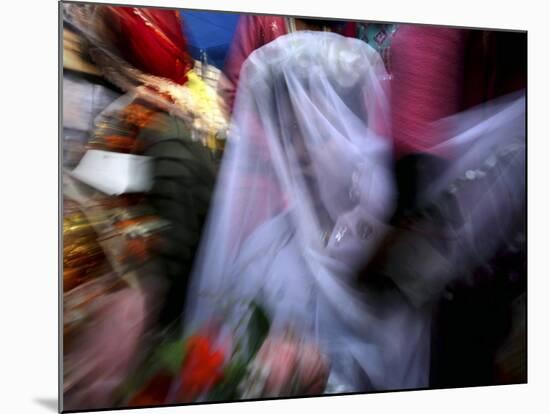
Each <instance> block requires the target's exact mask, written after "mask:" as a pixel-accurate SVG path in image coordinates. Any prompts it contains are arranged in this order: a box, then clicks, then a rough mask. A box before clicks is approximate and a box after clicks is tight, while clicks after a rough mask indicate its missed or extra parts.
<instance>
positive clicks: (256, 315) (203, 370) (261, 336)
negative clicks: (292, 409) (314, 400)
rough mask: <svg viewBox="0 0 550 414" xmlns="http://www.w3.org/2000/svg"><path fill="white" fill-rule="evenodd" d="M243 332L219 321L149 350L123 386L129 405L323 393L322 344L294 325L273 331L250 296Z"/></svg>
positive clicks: (325, 374) (325, 371) (325, 370)
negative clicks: (303, 335) (300, 336)
mask: <svg viewBox="0 0 550 414" xmlns="http://www.w3.org/2000/svg"><path fill="white" fill-rule="evenodd" d="M249 310H250V312H249V314H248V315H247V317H246V326H245V329H244V330H242V333H240V334H237V332H238V330H237V329H229V330H228V329H227V326H225V325H224V324H220V323H211V324H210V325H209V326H206V327H204V328H203V329H201V330H199V331H197V332H194V333H193V334H191V335H189V336H187V337H185V338H184V339H179V340H167V341H164V342H163V343H161V344H160V345H159V346H157V347H156V349H154V350H153V352H152V353H151V357H150V358H149V359H148V362H147V363H146V364H145V367H146V368H145V369H144V370H143V372H141V373H140V374H139V375H137V376H134V377H133V378H132V381H131V382H133V383H132V384H127V386H126V388H125V390H124V391H123V394H124V397H123V401H121V404H122V405H124V406H129V407H138V406H141V407H143V406H158V405H165V404H182V403H192V402H214V401H234V400H246V399H256V398H273V397H283V396H286V397H289V396H305V395H320V394H322V393H323V392H324V390H325V387H326V384H327V380H328V373H329V364H328V361H327V359H326V358H325V357H324V356H323V355H322V354H321V352H320V351H319V349H318V348H317V347H316V346H315V345H314V344H311V343H306V342H304V341H302V340H300V339H298V337H297V336H296V335H294V334H292V333H291V332H290V331H287V332H285V333H284V334H281V335H277V334H274V333H272V332H270V322H269V319H268V317H267V315H266V312H265V311H264V310H263V309H262V307H261V306H260V305H258V304H257V303H255V302H252V303H251V304H250V307H249Z"/></svg>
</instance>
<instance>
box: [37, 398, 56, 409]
mask: <svg viewBox="0 0 550 414" xmlns="http://www.w3.org/2000/svg"><path fill="white" fill-rule="evenodd" d="M34 402H35V403H37V404H38V405H41V406H42V407H45V408H47V409H48V410H50V411H53V412H55V413H56V412H58V405H57V398H35V399H34Z"/></svg>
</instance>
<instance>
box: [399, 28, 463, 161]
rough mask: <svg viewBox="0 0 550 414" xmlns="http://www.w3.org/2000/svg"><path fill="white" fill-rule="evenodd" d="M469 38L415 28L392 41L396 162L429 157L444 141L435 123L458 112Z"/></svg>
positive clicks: (442, 30)
mask: <svg viewBox="0 0 550 414" xmlns="http://www.w3.org/2000/svg"><path fill="white" fill-rule="evenodd" d="M465 35H466V32H465V31H464V30H460V29H453V28H451V29H447V28H437V27H425V26H412V25H411V26H409V25H403V26H401V27H400V28H399V30H398V31H397V32H396V34H395V35H394V39H393V44H392V51H391V67H392V75H393V80H392V87H391V89H392V92H391V101H392V115H391V121H392V122H391V124H392V136H393V139H394V150H395V156H396V157H397V158H400V157H402V156H405V155H407V154H411V153H423V152H430V148H432V147H433V146H434V145H436V144H438V143H440V142H441V140H442V139H443V131H436V130H434V129H433V128H432V127H431V124H432V122H434V121H436V120H439V119H441V118H443V117H446V116H450V115H452V114H454V113H456V112H458V110H459V108H460V104H461V99H462V90H463V88H462V86H463V72H464V47H465V40H466V36H465Z"/></svg>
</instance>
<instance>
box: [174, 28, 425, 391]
mask: <svg viewBox="0 0 550 414" xmlns="http://www.w3.org/2000/svg"><path fill="white" fill-rule="evenodd" d="M386 79H387V74H386V72H385V69H384V64H383V62H382V60H381V59H380V57H379V56H378V54H377V53H376V52H375V51H374V49H372V48H371V47H370V46H368V45H366V44H365V43H363V42H361V41H359V40H356V39H350V38H345V37H342V36H340V35H337V34H332V33H321V32H299V33H293V34H289V35H286V36H282V37H280V38H278V39H276V40H275V41H273V42H271V43H269V44H267V45H266V46H263V47H262V48H260V49H258V50H256V51H255V52H254V53H252V54H251V55H250V57H249V58H248V59H247V61H246V62H245V64H244V66H243V68H242V72H241V77H240V84H239V89H238V92H237V97H236V103H235V110H234V118H233V125H232V127H231V131H230V134H229V137H228V145H227V147H226V152H225V154H224V159H223V163H222V166H221V170H220V177H219V179H218V184H217V189H216V191H215V196H214V200H213V205H212V207H211V210H210V216H209V220H208V225H207V230H206V232H205V233H204V235H203V240H202V246H201V248H200V250H199V255H198V259H197V261H196V263H195V269H194V271H193V276H192V282H191V283H192V284H191V286H190V291H189V299H188V300H189V302H188V304H189V305H188V308H187V311H186V312H185V314H186V319H187V320H186V328H189V329H193V328H197V327H198V326H200V324H201V323H204V322H205V321H206V320H208V319H209V318H216V317H220V316H223V317H224V319H225V320H226V321H229V322H231V323H235V324H236V323H237V322H238V321H239V319H240V317H241V316H242V315H243V314H244V312H245V310H246V307H247V304H246V302H247V301H252V300H254V301H256V302H258V303H260V304H261V305H262V306H263V307H264V308H265V309H266V310H267V312H268V313H269V316H270V317H271V319H272V329H273V330H274V331H277V330H279V331H283V330H285V329H289V328H291V329H292V330H293V331H295V332H296V333H297V334H299V335H302V336H304V337H305V338H306V339H307V340H310V341H315V342H316V343H317V344H318V345H319V346H320V348H321V350H322V351H323V352H324V353H326V354H327V356H328V357H329V359H330V361H331V377H330V378H329V392H330V389H332V390H334V392H353V391H365V390H370V389H397V388H400V389H401V388H418V387H424V386H427V384H428V360H429V358H428V353H429V346H428V341H429V310H428V309H427V308H414V307H412V306H411V305H410V304H409V303H408V302H407V301H406V300H405V299H404V298H403V296H402V295H401V294H400V293H399V292H398V291H397V290H391V289H384V290H380V291H373V292H364V291H360V290H359V289H358V288H357V287H356V286H355V274H356V271H357V269H358V268H359V267H360V266H361V265H363V264H364V263H365V262H367V261H368V259H369V257H370V255H372V253H373V252H374V251H375V250H376V248H377V246H378V244H379V242H380V240H381V239H382V238H383V237H384V235H385V233H386V231H387V226H386V224H385V223H386V222H387V220H388V218H389V217H390V215H391V214H392V212H393V207H394V199H395V194H394V187H393V181H392V178H391V174H390V162H391V145H390V141H389V139H388V137H387V136H385V134H387V131H388V130H389V128H388V124H387V119H388V102H387V97H386V96H387V95H386V90H385V89H386V86H385V82H386Z"/></svg>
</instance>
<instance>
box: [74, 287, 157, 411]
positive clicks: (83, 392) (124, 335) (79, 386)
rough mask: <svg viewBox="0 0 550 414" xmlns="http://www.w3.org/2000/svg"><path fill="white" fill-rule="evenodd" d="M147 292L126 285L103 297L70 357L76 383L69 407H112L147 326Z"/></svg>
mask: <svg viewBox="0 0 550 414" xmlns="http://www.w3.org/2000/svg"><path fill="white" fill-rule="evenodd" d="M146 316H147V315H146V307H145V298H144V295H143V294H142V293H141V292H140V291H138V290H137V289H132V288H125V289H123V290H120V291H118V292H115V293H112V294H109V295H107V296H106V297H104V298H102V301H101V303H98V304H97V311H96V312H95V313H94V315H93V322H91V323H90V325H89V326H88V327H87V328H86V329H85V330H84V332H82V333H81V335H80V336H79V338H78V342H77V343H76V344H75V346H74V351H73V352H71V353H70V354H69V355H68V356H67V358H68V360H70V362H71V365H75V366H76V367H77V368H76V372H74V373H73V375H72V377H73V380H72V381H71V382H73V383H74V385H75V386H74V387H73V388H72V389H71V390H69V391H68V392H67V393H66V394H65V401H64V403H65V404H64V407H65V409H75V410H76V409H92V408H105V407H111V406H112V405H113V404H114V402H115V401H114V393H115V391H116V389H117V387H119V386H120V385H121V384H122V383H123V381H124V380H125V379H126V378H127V376H128V374H129V372H130V369H131V366H132V362H133V358H134V357H135V355H136V353H137V352H138V346H139V341H140V339H141V335H142V334H143V332H144V329H145V320H146Z"/></svg>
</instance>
